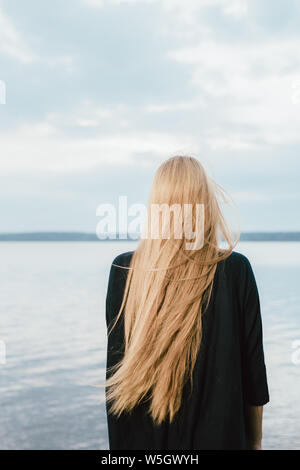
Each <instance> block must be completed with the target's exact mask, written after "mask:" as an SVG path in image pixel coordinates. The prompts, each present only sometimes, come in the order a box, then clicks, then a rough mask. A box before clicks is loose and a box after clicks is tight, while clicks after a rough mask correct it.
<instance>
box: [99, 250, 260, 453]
mask: <svg viewBox="0 0 300 470" xmlns="http://www.w3.org/2000/svg"><path fill="white" fill-rule="evenodd" d="M133 253H134V252H127V253H123V254H121V255H119V256H118V257H117V258H116V259H115V260H114V261H113V265H112V267H111V271H110V277H109V284H108V291H107V298H106V321H107V327H108V328H109V327H110V326H111V325H112V323H113V321H114V319H115V318H116V316H117V314H118V312H119V310H120V307H121V303H122V299H123V294H124V289H125V284H126V277H127V272H128V270H126V269H123V268H122V267H121V268H118V267H117V266H114V264H115V265H120V266H123V267H129V265H130V261H131V259H132V255H133ZM123 354H124V322H123V317H122V316H121V317H120V319H119V321H118V322H117V323H116V326H115V328H114V329H113V330H112V331H111V333H110V335H109V336H108V348H107V378H109V377H110V370H109V369H110V368H111V367H112V366H114V365H115V364H117V363H118V362H119V361H120V360H121V359H122V356H123ZM137 373H138V371H137ZM268 401H269V394H268V385H267V378H266V369H265V363H264V353H263V344H262V324H261V313H260V304H259V296H258V291H257V286H256V282H255V278H254V274H253V271H252V268H251V265H250V263H249V261H248V259H247V258H246V257H245V256H244V255H242V254H240V253H237V252H232V253H231V255H230V256H229V257H228V258H227V259H225V260H223V261H220V262H219V263H218V265H217V269H216V273H215V276H214V282H213V290H212V295H211V299H210V301H209V304H208V308H207V310H206V311H205V313H204V314H203V322H202V340H201V345H200V349H199V352H198V356H197V360H196V363H195V367H194V370H193V387H192V389H191V388H190V383H189V382H187V383H186V385H185V386H184V392H183V396H182V403H181V407H180V409H179V411H178V412H177V414H176V415H175V417H174V419H173V421H172V422H171V423H169V421H168V420H167V419H166V420H164V421H163V422H162V423H161V424H160V425H157V424H154V422H153V420H152V417H151V415H150V414H149V412H148V408H149V402H148V401H147V399H145V400H143V401H142V403H141V404H139V405H137V406H136V407H135V408H134V409H133V410H132V411H131V412H130V413H122V414H121V415H120V417H119V418H117V416H116V415H114V414H111V413H109V409H108V407H107V419H108V430H109V443H110V449H112V450H115V449H118V450H122V449H126V450H127V449H133V450H138V449H153V450H162V449H167V450H171V449H173V450H201V449H246V448H247V436H246V427H245V418H244V409H245V406H246V404H248V405H256V406H260V405H264V404H265V403H267V402H268Z"/></svg>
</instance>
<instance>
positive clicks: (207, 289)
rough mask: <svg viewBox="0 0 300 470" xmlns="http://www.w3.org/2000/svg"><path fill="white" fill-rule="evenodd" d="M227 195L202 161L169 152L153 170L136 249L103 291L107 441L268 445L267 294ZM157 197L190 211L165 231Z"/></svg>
mask: <svg viewBox="0 0 300 470" xmlns="http://www.w3.org/2000/svg"><path fill="white" fill-rule="evenodd" d="M220 196H221V197H222V198H224V193H223V192H222V190H221V188H220V186H218V185H217V184H216V183H215V182H214V181H213V180H212V179H211V178H210V177H209V176H208V175H207V174H206V172H205V170H204V168H203V167H202V165H201V164H200V163H199V162H198V161H197V160H196V159H194V158H192V157H181V156H176V157H173V158H170V159H169V160H167V161H166V162H164V163H163V164H162V165H161V166H160V168H159V169H158V171H157V173H156V175H155V178H154V181H153V184H152V188H151V192H150V198H149V206H148V224H147V226H146V230H145V232H144V234H143V237H142V239H141V240H140V242H139V245H138V248H137V249H136V251H135V252H127V253H123V254H121V255H119V256H117V258H116V259H115V260H114V261H113V264H112V267H111V271H110V277H109V284H108V291H107V298H106V321H107V328H108V349H107V373H106V379H107V380H106V406H107V419H108V431H109V443H110V449H119V450H121V449H122V450H125V449H134V450H138V449H152V450H159V449H160V450H161V449H168V450H169V449H173V450H201V449H215V450H217V449H260V448H261V439H262V406H263V405H264V404H266V403H267V402H268V401H269V394H268V385H267V378H266V368H265V363H264V352H263V344H262V324H261V313H260V303H259V296H258V291H257V286H256V282H255V278H254V274H253V271H252V268H251V265H250V263H249V261H248V259H247V258H246V257H245V256H244V255H242V254H240V253H238V252H235V251H233V248H234V247H235V245H236V243H237V241H235V242H233V240H232V236H231V234H230V233H229V231H228V228H227V226H226V223H225V220H224V218H223V216H222V213H221V210H220V204H219V203H220ZM157 204H167V207H174V206H173V205H174V204H176V205H177V208H178V207H179V208H181V209H182V211H181V213H180V211H177V212H176V211H175V210H174V211H170V214H171V217H170V220H169V222H170V225H171V226H172V229H173V231H172V230H171V231H170V233H171V235H170V236H169V237H166V236H164V234H165V233H166V230H165V229H166V220H165V219H164V218H163V217H162V214H160V215H159V220H157V219H155V218H153V217H152V215H153V212H152V209H153V207H156V208H157ZM184 204H189V207H192V211H190V212H189V214H190V216H191V220H192V227H193V228H195V227H196V229H195V234H194V235H195V238H197V237H198V239H199V238H200V239H202V244H201V246H200V247H199V246H197V244H195V245H194V246H193V245H192V246H191V245H190V244H189V243H190V238H191V234H190V233H188V234H187V233H186V231H185V230H184V228H185V225H184V224H185V219H184V217H183V216H182V214H183V210H184V209H185V207H186V206H184ZM197 205H198V206H199V207H203V208H204V212H202V213H201V211H200V214H202V219H201V220H200V218H199V217H198V215H197V210H196V207H197ZM199 220H200V222H202V224H201V227H200V228H199V225H197V222H199ZM180 224H181V228H182V229H183V230H182V231H181V232H182V234H183V235H182V236H181V238H180V237H179V236H178V226H179V225H180ZM157 228H159V237H157V236H153V233H157ZM175 228H176V230H175ZM200 231H201V233H200ZM175 232H176V233H175ZM221 236H222V237H223V238H224V239H225V241H226V242H227V244H228V247H227V248H221V247H220V241H221Z"/></svg>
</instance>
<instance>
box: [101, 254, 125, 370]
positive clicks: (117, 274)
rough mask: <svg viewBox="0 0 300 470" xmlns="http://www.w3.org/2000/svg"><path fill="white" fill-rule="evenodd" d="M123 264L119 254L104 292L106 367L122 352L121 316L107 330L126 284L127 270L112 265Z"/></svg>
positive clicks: (118, 358)
mask: <svg viewBox="0 0 300 470" xmlns="http://www.w3.org/2000/svg"><path fill="white" fill-rule="evenodd" d="M114 264H118V265H121V266H122V265H123V262H122V259H121V256H120V255H119V256H117V257H116V258H115V259H114V260H113V262H112V266H111V268H110V273H109V279H108V287H107V294H106V309H105V313H106V327H107V367H108V368H109V367H111V366H113V365H114V364H116V362H118V361H119V360H120V359H121V358H122V355H123V353H124V323H123V318H122V315H121V318H120V319H119V320H118V322H117V324H116V325H115V327H114V328H113V330H112V331H111V333H110V334H108V333H109V331H110V329H111V326H112V325H113V323H114V320H115V318H116V316H117V315H118V313H119V310H120V307H121V304H122V299H123V293H124V288H125V284H126V277H127V270H126V269H122V268H118V267H116V266H113V265H114Z"/></svg>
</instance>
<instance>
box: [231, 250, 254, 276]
mask: <svg viewBox="0 0 300 470" xmlns="http://www.w3.org/2000/svg"><path fill="white" fill-rule="evenodd" d="M225 271H226V272H227V274H231V275H232V276H233V277H234V278H236V277H237V278H239V280H241V277H245V276H247V275H248V274H249V272H250V273H251V272H252V266H251V263H250V261H249V259H248V257H247V256H246V255H244V254H243V253H240V252H239V251H233V252H232V253H231V254H230V256H228V258H226V259H225Z"/></svg>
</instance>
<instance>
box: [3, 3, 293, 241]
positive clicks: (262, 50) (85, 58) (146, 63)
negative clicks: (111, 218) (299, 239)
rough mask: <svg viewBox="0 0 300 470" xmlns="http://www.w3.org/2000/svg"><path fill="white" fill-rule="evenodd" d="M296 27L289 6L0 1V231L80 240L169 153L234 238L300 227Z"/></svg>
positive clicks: (132, 196)
mask: <svg viewBox="0 0 300 470" xmlns="http://www.w3.org/2000/svg"><path fill="white" fill-rule="evenodd" d="M299 20H300V2H299V1H297V0H264V1H261V0H201V1H199V0H185V1H184V2H183V1H182V0H64V1H58V0H51V1H50V0H43V1H42V2H41V1H38V0H26V2H24V1H21V0H0V80H1V82H0V101H1V104H0V214H1V216H0V232H15V231H16V232H19V231H77V230H79V231H87V232H93V231H95V229H96V225H97V222H98V219H97V217H96V208H97V207H98V205H99V204H102V203H113V204H117V201H118V197H119V196H120V195H126V196H127V197H128V201H129V204H131V203H132V204H133V203H143V204H146V202H147V198H148V194H149V187H150V184H151V181H152V178H153V176H154V173H155V170H156V169H157V167H158V166H159V165H160V164H161V162H163V161H164V160H165V159H166V158H168V157H171V156H172V155H178V154H182V155H192V156H194V157H196V158H198V159H199V160H200V161H201V162H202V163H203V165H204V166H205V168H206V169H207V171H208V173H209V174H210V175H211V176H212V177H213V178H214V179H215V180H216V181H217V182H218V183H219V184H220V185H221V186H222V187H224V188H225V189H226V190H227V191H228V192H229V193H230V194H231V196H232V198H233V200H234V202H235V204H236V206H237V208H238V211H239V213H240V219H241V229H242V230H243V231H287V230H300V217H299V215H300V213H299V203H300V191H299V176H300V175H299V173H300V159H299V150H300V132H299V125H300V33H299ZM4 85H5V93H4ZM4 95H5V96H4ZM1 97H2V99H1ZM4 98H5V99H4Z"/></svg>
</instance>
